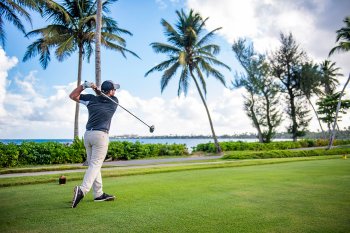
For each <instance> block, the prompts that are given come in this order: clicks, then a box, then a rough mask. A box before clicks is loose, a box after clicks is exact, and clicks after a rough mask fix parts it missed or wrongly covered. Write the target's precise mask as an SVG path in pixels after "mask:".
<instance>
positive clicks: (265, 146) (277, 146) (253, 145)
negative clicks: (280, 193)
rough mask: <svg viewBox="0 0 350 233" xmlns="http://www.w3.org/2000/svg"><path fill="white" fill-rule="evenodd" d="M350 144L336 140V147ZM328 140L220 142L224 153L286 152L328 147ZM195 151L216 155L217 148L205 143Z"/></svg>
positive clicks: (212, 144) (349, 141)
mask: <svg viewBox="0 0 350 233" xmlns="http://www.w3.org/2000/svg"><path fill="white" fill-rule="evenodd" d="M346 144H350V140H335V141H334V145H346ZM327 145H328V140H324V139H317V140H313V139H303V140H299V141H297V142H292V141H281V142H270V143H259V142H242V141H238V142H233V141H229V142H220V146H221V149H222V150H223V151H246V150H251V151H266V150H286V149H296V148H306V147H320V146H327ZM193 151H194V152H195V151H202V152H208V153H215V152H216V148H215V145H214V143H211V142H209V143H203V144H198V145H197V146H196V147H194V150H193Z"/></svg>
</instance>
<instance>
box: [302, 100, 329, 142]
mask: <svg viewBox="0 0 350 233" xmlns="http://www.w3.org/2000/svg"><path fill="white" fill-rule="evenodd" d="M307 100H308V101H309V103H310V105H311V107H312V109H313V110H314V112H315V115H316V118H317V121H318V124H319V125H320V128H321V130H322V136H323V139H326V134H325V132H324V130H323V128H322V124H321V121H320V118H319V117H318V114H317V111H316V109H315V107H314V105H313V104H312V102H311V100H310V98H307Z"/></svg>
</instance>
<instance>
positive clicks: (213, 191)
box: [0, 159, 350, 233]
mask: <svg viewBox="0 0 350 233" xmlns="http://www.w3.org/2000/svg"><path fill="white" fill-rule="evenodd" d="M78 183H79V182H76V181H74V182H70V183H68V184H67V185H64V186H59V185H57V184H38V185H26V186H16V187H6V188H0V205H1V206H0V209H1V211H0V226H1V227H0V231H1V232H52V233H54V232H350V159H348V160H343V159H332V160H316V161H301V162H292V163H282V164H272V165H259V166H248V167H233V168H220V169H205V170H193V171H179V172H169V173H157V174H148V175H136V176H124V177H117V178H105V179H104V186H105V188H104V191H106V192H108V193H113V194H116V195H117V196H118V200H116V201H114V202H104V203H95V202H93V201H92V195H91V194H89V195H88V196H87V197H85V198H84V200H83V201H82V202H81V203H80V204H79V205H78V208H77V209H71V208H70V201H71V198H72V190H73V187H74V185H76V184H78Z"/></svg>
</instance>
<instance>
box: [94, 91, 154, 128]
mask: <svg viewBox="0 0 350 233" xmlns="http://www.w3.org/2000/svg"><path fill="white" fill-rule="evenodd" d="M101 95H103V96H104V97H106V98H108V99H109V100H111V101H112V102H113V103H115V104H116V105H119V107H121V108H122V109H124V110H125V111H127V112H128V113H130V114H131V115H132V116H133V117H135V118H136V119H138V120H139V121H141V122H142V123H143V124H145V125H147V126H148V127H149V128H151V126H149V125H148V124H146V123H145V122H144V121H143V120H141V119H140V118H138V117H137V116H135V115H134V114H133V113H132V112H130V111H129V110H127V109H126V108H124V107H123V106H121V105H120V104H119V103H117V102H115V101H114V100H113V99H112V98H111V97H109V96H108V95H106V94H105V93H103V92H102V91H101Z"/></svg>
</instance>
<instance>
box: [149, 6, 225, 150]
mask: <svg viewBox="0 0 350 233" xmlns="http://www.w3.org/2000/svg"><path fill="white" fill-rule="evenodd" d="M176 14H177V17H178V21H177V23H176V24H175V27H173V26H172V25H170V24H169V23H168V22H167V21H166V20H164V19H162V20H161V24H162V26H163V27H164V30H165V32H164V34H165V35H166V37H167V40H168V42H169V44H166V43H158V42H155V43H151V46H152V48H153V50H154V51H155V52H156V53H165V54H167V55H168V59H167V60H166V61H164V62H162V63H160V64H158V65H156V66H155V67H153V68H152V69H150V70H149V71H148V72H147V73H146V74H145V76H147V75H149V74H150V73H152V72H154V71H164V73H163V76H162V79H161V92H163V91H164V89H165V88H166V87H167V85H168V83H169V81H170V80H171V78H173V77H174V76H175V74H176V72H177V71H178V70H181V74H180V77H179V86H178V96H180V94H181V93H184V94H185V95H186V94H187V91H188V87H189V84H190V81H191V79H192V80H193V82H194V84H195V86H196V88H197V91H198V93H199V95H200V97H201V100H202V102H203V105H204V107H205V110H206V113H207V116H208V119H209V123H210V128H211V131H212V135H213V139H214V143H215V146H216V151H217V152H218V153H220V152H221V148H220V145H219V143H218V140H217V137H216V135H215V131H214V127H213V123H212V120H211V117H210V113H209V110H208V106H207V104H206V101H205V97H204V96H205V95H206V93H207V89H206V83H205V79H204V75H203V72H204V74H206V76H209V75H211V76H213V77H214V78H216V79H217V80H219V81H220V82H221V83H222V84H223V85H224V86H226V82H225V79H224V76H223V75H222V74H221V73H220V72H219V71H218V70H216V69H215V68H214V67H213V65H217V66H221V67H225V68H227V69H229V70H230V67H228V66H227V65H225V64H224V63H222V62H221V61H219V60H217V59H216V57H215V55H217V54H218V53H219V51H220V47H219V46H218V45H215V44H212V43H210V40H211V38H212V37H213V36H214V33H215V32H216V31H218V30H219V29H221V28H216V29H214V30H212V31H210V32H209V33H207V34H204V33H205V32H204V26H205V22H206V21H207V20H208V18H206V19H203V18H202V17H201V16H200V14H198V13H194V12H193V10H192V9H191V10H190V12H189V13H188V14H186V13H185V12H184V11H183V10H181V11H176ZM203 34H204V35H203ZM202 35H203V36H202ZM200 85H201V86H200ZM203 93H204V94H203Z"/></svg>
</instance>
